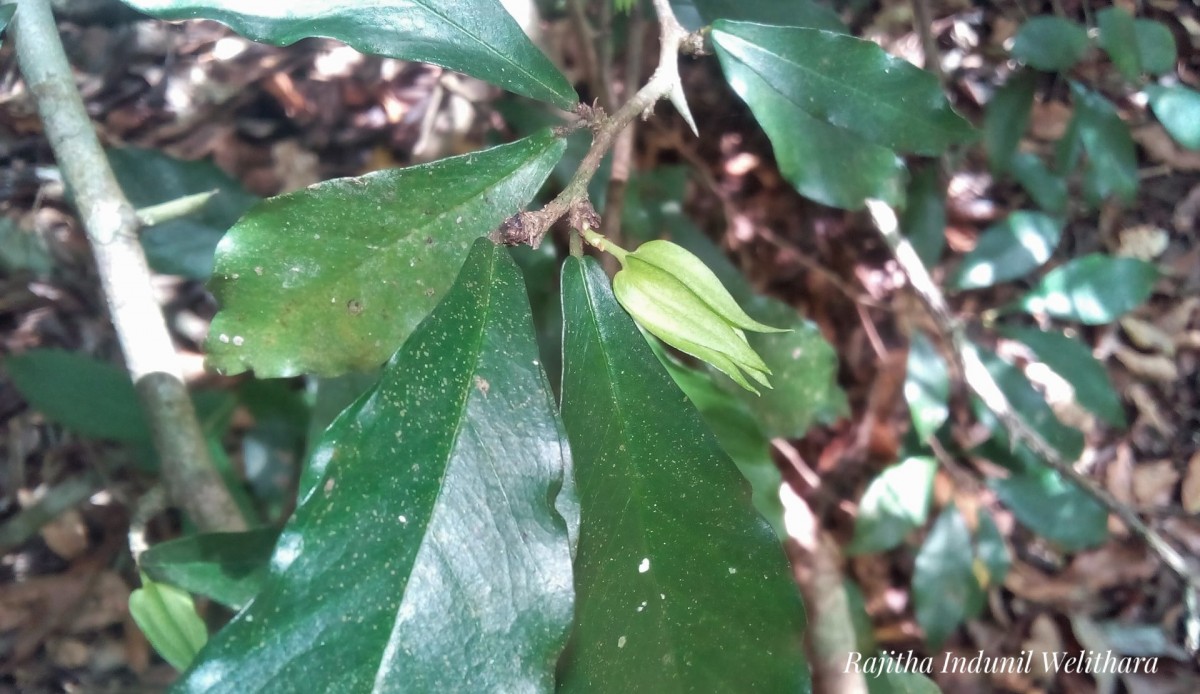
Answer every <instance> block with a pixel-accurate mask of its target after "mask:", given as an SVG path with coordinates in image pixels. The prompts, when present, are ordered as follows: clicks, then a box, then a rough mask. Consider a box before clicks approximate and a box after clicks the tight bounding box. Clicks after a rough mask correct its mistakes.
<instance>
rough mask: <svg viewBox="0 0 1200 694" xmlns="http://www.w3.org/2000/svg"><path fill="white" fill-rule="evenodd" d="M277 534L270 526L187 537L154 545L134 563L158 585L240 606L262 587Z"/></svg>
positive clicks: (223, 603) (231, 605) (238, 607)
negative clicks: (238, 531) (173, 587)
mask: <svg viewBox="0 0 1200 694" xmlns="http://www.w3.org/2000/svg"><path fill="white" fill-rule="evenodd" d="M278 538H279V531H278V530H275V529H274V528H262V529H258V530H249V531H246V532H240V533H205V534H203V535H192V536H191V537H184V538H180V539H178V540H171V541H169V542H162V543H159V544H157V545H154V546H153V547H151V548H150V549H148V550H146V551H145V552H143V553H142V555H141V557H139V558H138V566H139V567H140V568H141V570H142V571H143V572H144V573H145V574H146V575H147V576H149V577H150V578H151V579H153V580H155V581H157V582H159V583H167V584H170V585H172V586H175V587H176V588H182V589H183V590H186V591H188V592H190V593H196V594H197V595H203V596H205V597H207V598H211V599H213V600H216V601H217V602H219V603H221V604H222V605H226V606H228V607H232V608H233V609H235V610H240V609H241V608H243V607H245V606H246V604H247V603H248V602H250V600H252V599H253V598H254V596H255V595H257V594H258V591H259V589H261V588H262V585H263V581H265V580H266V577H267V562H268V561H269V560H270V558H271V550H272V548H274V547H275V540H276V539H278Z"/></svg>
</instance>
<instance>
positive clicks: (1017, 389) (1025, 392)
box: [979, 349, 1083, 461]
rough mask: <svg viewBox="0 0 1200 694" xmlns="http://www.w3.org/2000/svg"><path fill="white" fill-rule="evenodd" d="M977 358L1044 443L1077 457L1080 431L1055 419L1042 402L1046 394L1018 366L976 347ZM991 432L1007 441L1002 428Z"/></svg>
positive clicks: (1067, 456)
mask: <svg viewBox="0 0 1200 694" xmlns="http://www.w3.org/2000/svg"><path fill="white" fill-rule="evenodd" d="M979 358H980V360H981V361H983V364H984V366H986V367H987V370H988V373H990V374H991V375H992V378H994V379H995V380H996V384H997V385H998V386H999V387H1000V390H1001V391H1003V393H1004V396H1005V397H1006V398H1007V399H1008V402H1009V404H1010V405H1011V406H1012V409H1013V412H1015V413H1016V415H1017V416H1018V417H1020V418H1021V419H1022V420H1023V421H1024V422H1025V424H1027V425H1028V426H1029V427H1030V428H1031V429H1033V430H1034V431H1036V432H1037V433H1038V434H1041V436H1042V438H1043V439H1045V440H1046V443H1049V444H1050V445H1051V446H1053V447H1054V448H1055V449H1057V450H1058V452H1059V453H1061V454H1062V457H1063V458H1064V459H1066V460H1071V461H1074V460H1077V459H1078V458H1079V455H1080V454H1081V453H1083V434H1082V433H1080V432H1079V430H1077V429H1073V428H1071V427H1069V426H1067V425H1065V424H1063V423H1062V422H1060V421H1058V417H1056V416H1054V410H1052V409H1050V405H1048V404H1046V398H1045V397H1043V396H1042V394H1041V393H1039V392H1038V391H1037V389H1036V388H1034V387H1033V384H1032V383H1030V382H1029V379H1028V378H1026V377H1025V374H1024V373H1022V372H1021V370H1020V369H1018V368H1017V367H1015V366H1013V365H1012V364H1009V363H1008V362H1006V361H1004V360H1003V359H1001V358H1000V357H998V356H996V353H995V352H992V351H990V350H986V349H980V350H979ZM992 433H993V434H994V435H996V436H997V438H1000V439H1002V440H1004V441H1007V438H1006V435H1005V433H1004V432H1003V430H994V431H993V432H992Z"/></svg>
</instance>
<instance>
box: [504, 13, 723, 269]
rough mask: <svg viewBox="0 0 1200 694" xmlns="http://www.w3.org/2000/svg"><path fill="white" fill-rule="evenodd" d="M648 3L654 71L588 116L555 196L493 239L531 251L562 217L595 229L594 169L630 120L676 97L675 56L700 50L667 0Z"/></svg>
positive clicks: (697, 38) (700, 40) (695, 36)
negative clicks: (585, 136) (623, 97)
mask: <svg viewBox="0 0 1200 694" xmlns="http://www.w3.org/2000/svg"><path fill="white" fill-rule="evenodd" d="M653 2H654V10H655V12H656V13H657V14H658V23H659V37H660V41H661V46H660V47H659V60H658V67H657V68H656V69H655V70H654V74H653V75H651V76H650V80H649V81H648V82H646V84H645V85H643V86H642V88H641V89H639V90H638V91H637V93H636V94H634V95H633V96H632V97H631V98H630V99H629V101H627V102H625V104H624V105H623V106H621V108H620V109H619V110H618V111H617V112H616V113H615V114H613V115H612V116H605V115H604V114H602V113H601V114H595V115H594V116H593V118H594V120H593V122H592V123H591V127H592V130H593V132H594V133H595V134H594V135H593V136H592V145H591V147H590V148H588V151H587V154H586V155H584V157H583V161H581V162H580V163H579V168H578V169H577V170H576V171H575V175H574V176H572V177H571V180H570V181H569V182H568V183H567V185H566V186H565V187H564V188H563V190H562V192H561V193H559V194H558V197H556V198H554V199H553V200H551V201H550V202H549V203H547V204H546V206H545V207H543V208H542V209H540V210H535V211H531V212H521V213H520V214H519V215H517V216H516V219H517V223H506V224H505V225H504V226H502V227H501V230H500V232H498V234H497V236H496V240H498V241H502V242H504V243H508V244H511V245H516V244H522V243H528V244H529V245H531V246H533V247H535V248H536V247H537V246H538V245H539V244H541V242H542V239H543V238H544V237H545V236H546V232H547V231H548V230H549V229H550V227H551V225H553V224H554V223H555V222H557V221H558V220H560V219H562V218H563V217H564V216H566V215H568V214H570V215H571V220H570V221H571V225H572V227H574V228H576V229H580V228H582V227H583V226H589V227H591V228H596V227H598V226H599V223H598V220H597V219H596V217H597V215H596V213H595V210H593V209H592V208H591V204H590V203H588V192H587V187H588V183H589V182H591V180H592V178H593V177H594V176H595V175H596V170H597V169H599V168H600V162H601V161H603V160H604V155H605V154H607V153H608V150H610V149H612V146H613V144H614V143H615V141H616V139H617V136H618V135H620V134H621V131H622V130H624V129H625V127H626V126H628V125H629V124H630V123H632V122H633V121H634V119H635V118H637V117H638V116H644V117H645V116H649V115H650V112H651V111H652V110H653V109H654V104H656V103H657V102H658V100H659V99H663V98H674V97H677V96H678V95H679V89H680V84H679V54H680V53H681V52H688V53H695V52H696V51H698V50H700V48H701V47H702V46H703V38H702V37H701V36H699V35H698V34H691V33H689V32H688V31H687V30H686V29H684V28H683V26H681V25H680V24H679V20H677V19H676V18H675V13H674V11H673V10H672V9H671V4H670V2H669V1H668V0H653ZM590 110H591V109H588V108H586V107H583V108H581V109H580V112H581V113H587V112H588V111H590Z"/></svg>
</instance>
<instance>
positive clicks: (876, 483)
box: [846, 456, 937, 554]
mask: <svg viewBox="0 0 1200 694" xmlns="http://www.w3.org/2000/svg"><path fill="white" fill-rule="evenodd" d="M936 474H937V461H936V460H934V459H933V458H930V457H926V456H913V457H911V458H907V459H905V460H902V461H900V462H899V463H896V464H895V465H892V466H890V467H888V468H886V469H884V471H883V472H881V473H879V475H878V476H876V477H875V479H873V480H871V484H869V485H868V486H867V491H866V492H865V493H864V494H863V497H862V501H860V502H859V504H858V515H857V516H856V517H855V519H854V539H853V540H851V542H850V544H849V545H848V546H847V547H846V551H847V552H849V553H851V554H872V553H875V552H886V551H888V550H889V549H892V548H893V547H896V546H898V545H899V544H900V543H901V542H903V541H904V538H905V537H907V536H908V534H909V533H910V532H912V531H913V530H916V529H917V528H919V527H921V526H922V525H924V524H925V518H926V517H927V516H928V515H929V502H930V500H931V499H932V498H933V478H934V475H936Z"/></svg>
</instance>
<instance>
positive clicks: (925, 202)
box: [900, 163, 946, 267]
mask: <svg viewBox="0 0 1200 694" xmlns="http://www.w3.org/2000/svg"><path fill="white" fill-rule="evenodd" d="M939 168H940V167H939V166H938V165H937V164H933V163H927V164H925V165H923V166H921V167H920V168H919V169H917V171H916V172H914V174H913V177H912V180H911V181H910V182H909V184H908V194H907V195H906V196H905V198H906V202H905V205H904V211H903V212H902V213H901V216H900V229H901V231H903V232H904V235H905V236H907V237H908V240H909V242H911V243H912V245H913V250H915V251H916V252H917V257H918V258H920V259H921V262H922V263H924V264H925V267H934V266H936V265H937V263H938V260H940V259H941V257H942V250H944V249H945V247H946V186H945V185H944V184H943V183H942V180H941V175H940V172H939Z"/></svg>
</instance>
